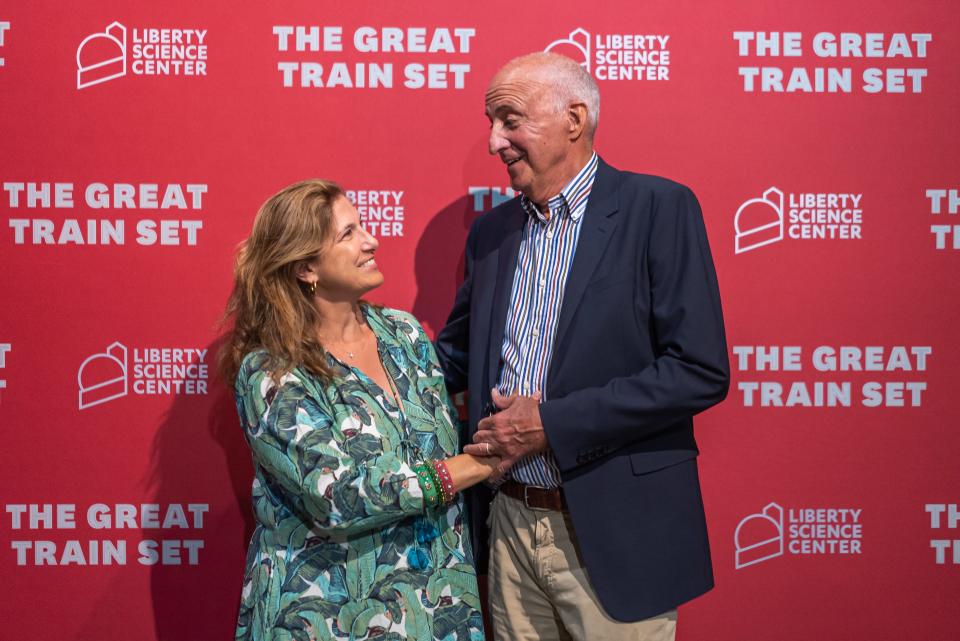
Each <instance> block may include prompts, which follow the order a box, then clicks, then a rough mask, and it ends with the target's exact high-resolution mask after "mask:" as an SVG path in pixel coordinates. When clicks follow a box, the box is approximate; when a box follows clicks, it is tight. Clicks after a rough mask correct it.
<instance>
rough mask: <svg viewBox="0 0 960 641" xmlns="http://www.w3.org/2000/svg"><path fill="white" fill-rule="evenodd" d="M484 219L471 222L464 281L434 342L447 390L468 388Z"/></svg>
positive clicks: (465, 258)
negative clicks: (478, 241) (472, 306)
mask: <svg viewBox="0 0 960 641" xmlns="http://www.w3.org/2000/svg"><path fill="white" fill-rule="evenodd" d="M480 220H481V219H479V218H478V219H477V220H475V221H474V222H473V225H471V226H470V232H469V233H468V234H467V245H466V251H465V255H464V276H463V283H462V284H461V285H460V287H459V288H457V295H456V297H455V298H454V301H453V309H452V310H451V311H450V315H449V316H448V317H447V322H446V324H445V325H444V326H443V329H441V330H440V333H439V334H437V340H436V342H435V344H434V347H435V348H436V352H437V358H438V359H439V361H440V367H441V368H442V369H443V374H444V379H445V380H446V383H447V390H448V391H449V392H450V394H456V393H458V392H462V391H464V390H466V389H467V372H468V371H469V367H470V364H469V355H468V354H469V350H470V301H471V297H472V295H473V261H474V257H475V256H476V239H477V236H478V231H477V228H478V226H479V224H480Z"/></svg>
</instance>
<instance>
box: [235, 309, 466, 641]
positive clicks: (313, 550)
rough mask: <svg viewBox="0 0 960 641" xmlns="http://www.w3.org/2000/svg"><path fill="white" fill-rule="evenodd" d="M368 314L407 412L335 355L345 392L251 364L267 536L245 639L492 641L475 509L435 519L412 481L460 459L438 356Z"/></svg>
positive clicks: (254, 566) (257, 510)
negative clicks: (471, 514)
mask: <svg viewBox="0 0 960 641" xmlns="http://www.w3.org/2000/svg"><path fill="white" fill-rule="evenodd" d="M363 310H364V315H365V316H366V319H367V323H368V324H369V325H370V327H371V329H372V330H373V332H374V333H375V334H376V336H377V349H378V351H379V353H380V358H381V360H382V362H383V365H384V369H385V370H386V372H387V374H388V375H389V376H390V377H391V379H392V380H393V381H394V383H395V385H396V389H397V392H398V393H399V396H400V398H401V399H402V403H401V404H402V406H403V407H402V412H401V411H399V409H398V408H397V406H396V405H395V404H394V402H393V400H392V397H391V395H388V394H384V391H383V390H382V389H380V388H379V387H378V386H377V384H376V383H374V382H373V380H371V379H370V378H369V377H368V376H366V375H365V374H364V373H363V372H361V371H359V370H357V369H353V368H350V367H349V366H347V365H345V364H343V363H341V362H340V361H338V360H336V359H334V358H333V357H328V359H329V363H330V364H331V366H332V367H333V368H334V371H335V372H336V381H335V382H334V383H332V384H327V383H324V382H323V381H321V380H320V379H318V378H317V377H315V376H313V375H312V374H310V373H308V372H306V371H304V370H302V369H299V368H298V369H295V370H293V372H291V373H290V374H287V375H286V376H284V377H283V378H282V379H281V381H280V384H279V385H276V384H275V383H274V382H273V380H272V379H271V377H270V371H269V370H268V369H267V367H268V364H269V357H268V355H267V354H266V352H263V351H259V352H253V353H251V354H248V355H247V356H246V357H245V358H244V359H243V363H242V365H241V368H240V373H239V374H238V376H237V381H236V396H237V410H238V412H239V414H240V420H241V423H242V424H243V429H244V432H245V435H246V438H247V442H248V443H249V444H250V448H251V450H252V451H253V462H254V467H255V472H256V473H255V478H254V482H253V508H254V514H255V517H256V522H257V525H256V529H255V530H254V533H253V537H252V538H251V541H250V547H249V550H248V553H247V569H246V575H245V576H244V580H243V593H242V600H241V604H240V615H239V620H238V622H237V639H244V640H249V641H267V640H270V641H273V640H277V641H280V640H287V639H296V640H297V641H307V640H313V639H317V640H340V639H344V640H350V641H353V640H355V639H356V640H360V639H364V640H373V639H378V640H384V641H399V640H403V639H409V640H411V641H413V640H416V641H428V640H433V639H436V640H442V641H482V639H483V638H484V637H483V626H482V622H481V617H480V599H479V596H478V595H479V592H478V590H477V580H476V574H475V572H474V568H473V555H472V551H471V550H470V543H469V541H470V536H469V532H468V530H467V523H466V519H465V512H464V510H463V503H462V499H461V498H458V499H457V500H456V502H454V503H453V504H451V505H449V506H441V507H439V508H436V509H428V508H426V507H425V504H424V499H423V494H422V493H421V489H420V485H419V483H418V482H417V479H416V474H415V473H414V471H413V470H412V469H411V467H412V465H415V464H416V463H417V462H419V461H423V460H426V459H435V458H445V457H448V456H453V455H454V454H456V453H457V452H458V449H459V448H458V442H457V428H456V424H455V423H454V421H453V417H454V416H456V414H455V413H454V411H453V409H452V406H451V404H450V399H449V396H448V395H447V391H446V388H445V387H444V382H443V374H442V372H441V371H440V367H439V365H438V363H437V357H436V354H435V353H434V351H433V346H432V344H431V343H430V341H429V339H428V338H427V337H426V335H425V334H424V332H423V329H422V328H421V327H420V325H419V323H417V321H416V319H414V318H413V317H412V316H411V315H410V314H407V313H405V312H400V311H397V310H391V309H384V308H375V307H372V306H369V305H364V306H363Z"/></svg>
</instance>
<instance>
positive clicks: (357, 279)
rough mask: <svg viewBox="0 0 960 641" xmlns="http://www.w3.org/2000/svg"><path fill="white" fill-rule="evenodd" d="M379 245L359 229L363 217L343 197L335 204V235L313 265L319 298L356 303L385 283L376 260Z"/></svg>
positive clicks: (311, 266) (362, 229)
mask: <svg viewBox="0 0 960 641" xmlns="http://www.w3.org/2000/svg"><path fill="white" fill-rule="evenodd" d="M379 245H380V243H379V242H378V241H377V239H376V238H374V237H373V236H371V235H370V234H368V233H367V232H366V230H365V229H364V228H363V227H361V226H360V214H358V213H357V210H356V208H355V207H354V206H353V205H352V204H350V201H349V200H347V199H346V198H344V197H342V196H341V197H340V198H338V199H337V200H336V201H334V203H333V236H332V238H331V240H330V242H328V243H327V245H326V246H325V247H324V248H323V250H322V251H321V252H320V255H319V256H318V257H317V258H315V259H314V260H313V261H312V262H311V263H310V268H311V269H312V270H313V271H314V272H315V273H316V274H317V276H318V279H317V291H316V295H317V296H319V297H320V298H324V299H327V300H329V301H334V302H339V301H353V300H357V299H359V298H360V297H361V296H363V295H364V294H365V293H367V292H369V291H370V290H371V289H374V288H375V287H379V286H380V285H381V284H382V283H383V274H381V273H380V270H379V269H377V263H376V261H374V259H373V254H374V252H376V251H377V247H378V246H379Z"/></svg>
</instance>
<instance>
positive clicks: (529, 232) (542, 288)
mask: <svg viewBox="0 0 960 641" xmlns="http://www.w3.org/2000/svg"><path fill="white" fill-rule="evenodd" d="M596 175H597V154H596V153H594V154H593V156H591V157H590V160H589V161H588V162H587V164H586V165H585V166H584V167H583V169H581V170H580V172H579V173H578V174H577V175H576V176H575V177H574V178H573V180H571V181H570V182H569V183H568V184H567V186H566V187H564V188H563V190H562V191H561V192H560V193H559V194H557V195H556V196H554V197H553V198H551V199H550V200H549V201H548V202H547V207H548V209H549V210H550V217H549V218H547V217H545V216H544V215H543V214H542V213H541V212H540V210H539V209H538V208H537V206H536V205H535V204H534V203H533V202H531V201H530V200H529V199H528V198H527V197H526V196H522V195H521V196H520V204H521V205H522V206H523V208H524V210H525V211H526V212H527V214H528V215H529V218H528V219H527V223H526V224H525V225H524V228H523V236H522V238H521V240H520V253H519V255H518V256H517V270H516V272H514V275H513V288H512V289H511V290H510V307H509V311H508V312H507V324H506V328H505V331H504V335H503V345H502V346H501V348H500V356H501V358H502V360H503V369H502V371H501V373H500V381H499V382H498V383H497V390H498V391H499V392H500V393H501V394H503V395H504V396H508V395H510V394H513V393H514V392H518V393H519V394H521V395H523V396H530V395H532V394H533V393H534V392H538V391H539V392H540V393H541V395H542V397H541V400H542V401H545V400H547V398H546V386H547V371H548V370H549V367H550V358H551V355H552V353H553V339H554V335H555V334H556V330H557V321H558V320H559V318H560V306H561V304H562V303H563V291H564V289H565V288H566V284H567V274H568V272H569V271H570V266H571V265H572V264H573V256H574V254H575V253H576V249H577V239H578V238H579V237H580V227H581V225H580V221H581V220H582V219H583V213H584V211H586V209H587V199H588V198H589V196H590V190H591V189H592V188H593V181H594V178H596ZM509 475H510V476H512V477H513V478H514V479H515V480H517V481H519V482H520V483H525V484H527V485H538V486H540V487H557V486H559V485H560V470H559V468H558V467H557V462H556V459H555V458H554V456H553V454H552V453H551V452H549V451H547V452H545V453H541V454H531V455H530V456H527V457H524V458H523V459H521V460H520V461H518V462H517V463H516V465H514V467H513V468H512V469H511V470H510V473H509Z"/></svg>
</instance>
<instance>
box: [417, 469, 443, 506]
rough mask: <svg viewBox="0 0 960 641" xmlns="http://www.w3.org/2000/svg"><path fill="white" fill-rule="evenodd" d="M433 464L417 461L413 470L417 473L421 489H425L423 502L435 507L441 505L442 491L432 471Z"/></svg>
mask: <svg viewBox="0 0 960 641" xmlns="http://www.w3.org/2000/svg"><path fill="white" fill-rule="evenodd" d="M432 469H433V466H432V465H429V464H427V463H417V464H416V465H414V466H413V471H414V472H416V474H417V482H418V483H420V489H422V490H423V502H424V503H426V505H427V507H429V508H433V507H437V506H438V505H440V493H439V487H438V485H437V482H436V481H435V480H434V478H433V474H431V473H430V471H431V470H432Z"/></svg>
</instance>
